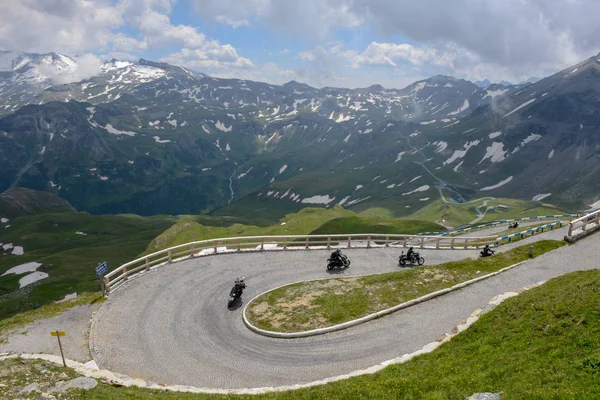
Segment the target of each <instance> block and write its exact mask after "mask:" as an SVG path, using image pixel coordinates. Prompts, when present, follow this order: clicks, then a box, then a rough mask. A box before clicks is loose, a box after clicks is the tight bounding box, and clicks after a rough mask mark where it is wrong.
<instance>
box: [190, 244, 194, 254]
mask: <svg viewBox="0 0 600 400" xmlns="http://www.w3.org/2000/svg"><path fill="white" fill-rule="evenodd" d="M190 257H194V243H192V245H191V246H190Z"/></svg>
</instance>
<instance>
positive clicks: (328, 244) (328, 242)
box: [327, 236, 350, 250]
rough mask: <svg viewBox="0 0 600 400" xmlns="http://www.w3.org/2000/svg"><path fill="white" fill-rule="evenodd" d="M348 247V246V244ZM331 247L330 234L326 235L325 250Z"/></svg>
mask: <svg viewBox="0 0 600 400" xmlns="http://www.w3.org/2000/svg"><path fill="white" fill-rule="evenodd" d="M348 247H350V246H348ZM330 248H331V236H327V250H329V249H330Z"/></svg>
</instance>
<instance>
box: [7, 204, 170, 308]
mask: <svg viewBox="0 0 600 400" xmlns="http://www.w3.org/2000/svg"><path fill="white" fill-rule="evenodd" d="M175 221H176V219H175V218H173V217H167V216H156V217H140V216H136V215H101V216H92V215H89V214H87V213H58V214H40V215H33V216H25V217H20V218H16V219H14V220H11V221H10V224H11V225H10V227H9V228H8V229H0V243H12V244H13V245H18V246H22V247H23V249H24V254H23V255H20V256H19V255H12V254H10V253H9V252H0V275H2V274H3V273H4V272H5V271H7V270H8V269H10V268H11V267H13V266H15V265H20V264H23V263H26V262H30V261H36V262H39V263H42V264H43V265H42V266H41V267H39V268H38V271H41V272H45V273H47V274H49V277H48V278H46V279H43V280H40V281H38V282H36V283H34V284H32V285H29V286H25V287H24V288H23V289H19V279H21V278H22V277H23V276H24V275H14V274H10V275H6V276H0V319H3V318H7V317H9V316H11V315H15V314H17V313H20V312H23V311H27V310H31V309H35V308H38V307H39V306H41V305H43V304H47V303H50V302H52V301H55V300H59V299H61V298H63V297H64V296H65V295H67V294H69V293H73V292H77V293H82V292H90V291H98V290H99V289H100V285H99V283H98V281H97V280H96V277H95V271H94V268H95V266H96V265H97V264H98V263H101V262H103V261H107V262H108V265H109V267H111V268H114V267H115V266H118V265H120V264H121V263H123V262H126V261H127V260H130V259H132V258H135V257H136V256H137V255H138V254H140V253H141V252H142V251H144V249H145V248H146V246H147V245H148V243H149V242H150V241H151V240H152V239H153V238H155V237H156V236H157V235H159V234H160V233H161V232H163V231H164V230H165V229H167V228H168V227H169V226H171V225H172V224H173V223H174V222H175ZM77 232H79V233H77ZM84 234H85V235H84Z"/></svg>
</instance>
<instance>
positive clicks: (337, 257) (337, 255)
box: [330, 249, 342, 264]
mask: <svg viewBox="0 0 600 400" xmlns="http://www.w3.org/2000/svg"><path fill="white" fill-rule="evenodd" d="M330 258H331V261H333V262H334V263H337V264H341V263H342V251H341V250H340V249H335V251H334V252H333V253H331V257H330Z"/></svg>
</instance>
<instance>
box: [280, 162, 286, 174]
mask: <svg viewBox="0 0 600 400" xmlns="http://www.w3.org/2000/svg"><path fill="white" fill-rule="evenodd" d="M287 167H288V166H287V164H285V165H284V166H283V167H281V168H279V173H280V174H283V171H285V170H286V169H287Z"/></svg>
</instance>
